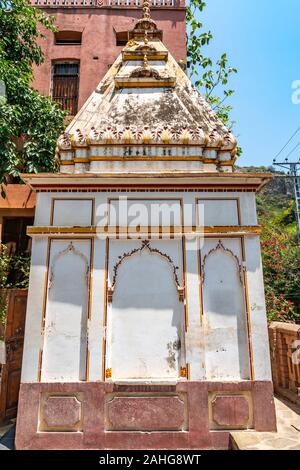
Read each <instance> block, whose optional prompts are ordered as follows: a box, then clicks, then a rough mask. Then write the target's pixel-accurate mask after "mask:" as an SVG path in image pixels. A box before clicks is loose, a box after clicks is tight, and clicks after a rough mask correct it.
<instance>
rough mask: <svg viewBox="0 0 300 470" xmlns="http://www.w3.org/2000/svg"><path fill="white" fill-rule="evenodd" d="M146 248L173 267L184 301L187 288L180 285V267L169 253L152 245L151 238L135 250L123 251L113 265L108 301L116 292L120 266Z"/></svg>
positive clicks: (178, 290)
mask: <svg viewBox="0 0 300 470" xmlns="http://www.w3.org/2000/svg"><path fill="white" fill-rule="evenodd" d="M144 250H148V251H149V252H150V253H152V254H154V255H158V256H161V257H162V258H163V259H164V260H165V261H166V262H167V263H168V264H169V265H170V267H171V269H172V273H173V278H174V282H175V285H176V288H177V292H178V295H179V300H180V302H183V301H184V291H185V288H184V286H183V285H180V282H179V277H178V270H179V267H178V266H176V265H175V264H174V262H173V260H172V258H171V257H170V256H169V255H167V254H166V253H163V252H161V251H160V250H158V249H157V248H154V247H152V246H151V245H150V241H149V240H143V241H142V244H141V246H140V247H139V248H134V249H133V250H131V251H129V252H127V253H123V255H121V256H119V258H118V261H117V263H116V264H115V265H114V267H113V277H112V282H111V285H110V286H109V287H108V301H109V302H112V299H113V293H114V290H115V287H116V282H117V277H118V270H119V268H120V266H121V265H122V264H123V263H124V262H125V261H126V260H127V259H129V258H131V257H132V256H134V255H136V254H137V253H141V252H143V251H144Z"/></svg>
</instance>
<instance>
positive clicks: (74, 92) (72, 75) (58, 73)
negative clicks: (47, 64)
mask: <svg viewBox="0 0 300 470" xmlns="http://www.w3.org/2000/svg"><path fill="white" fill-rule="evenodd" d="M78 90H79V62H57V63H54V65H53V80H52V98H53V99H54V100H55V101H56V102H57V103H59V105H60V107H61V108H62V109H64V110H67V111H68V112H69V115H71V116H75V114H76V113H77V111H78Z"/></svg>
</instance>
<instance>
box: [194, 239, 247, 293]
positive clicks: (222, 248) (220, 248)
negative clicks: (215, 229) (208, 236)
mask: <svg viewBox="0 0 300 470" xmlns="http://www.w3.org/2000/svg"><path fill="white" fill-rule="evenodd" d="M217 251H223V252H224V253H225V254H227V255H229V256H231V257H232V258H233V259H234V261H235V263H236V266H237V269H238V273H239V279H240V282H241V284H242V285H243V284H244V280H243V272H244V268H243V265H242V264H241V263H240V260H239V258H238V256H237V255H235V254H234V253H233V251H231V250H230V249H229V248H226V247H225V246H224V245H223V243H222V240H219V242H218V244H217V245H216V246H215V247H214V248H212V249H211V250H210V251H209V252H208V253H207V254H206V255H205V256H204V258H203V263H202V266H201V271H202V276H201V282H202V284H204V282H205V275H206V273H205V264H206V261H207V259H208V258H209V257H210V256H211V255H212V254H213V253H216V252H217Z"/></svg>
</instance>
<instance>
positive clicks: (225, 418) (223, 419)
mask: <svg viewBox="0 0 300 470" xmlns="http://www.w3.org/2000/svg"><path fill="white" fill-rule="evenodd" d="M211 410H212V420H213V423H214V424H216V426H217V427H218V428H223V429H227V428H232V429H236V428H240V429H243V428H247V427H249V425H250V423H249V421H250V409H249V402H248V399H247V397H246V396H243V395H219V396H218V395H217V396H215V397H214V398H213V399H212V402H211Z"/></svg>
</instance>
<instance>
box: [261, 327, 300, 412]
mask: <svg viewBox="0 0 300 470" xmlns="http://www.w3.org/2000/svg"><path fill="white" fill-rule="evenodd" d="M269 339H270V348H271V362H272V375H273V382H274V388H275V391H276V392H277V393H280V394H281V395H285V396H286V397H287V398H290V399H292V400H293V401H295V402H297V403H300V325H293V324H289V323H276V322H275V323H271V324H270V326H269Z"/></svg>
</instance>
